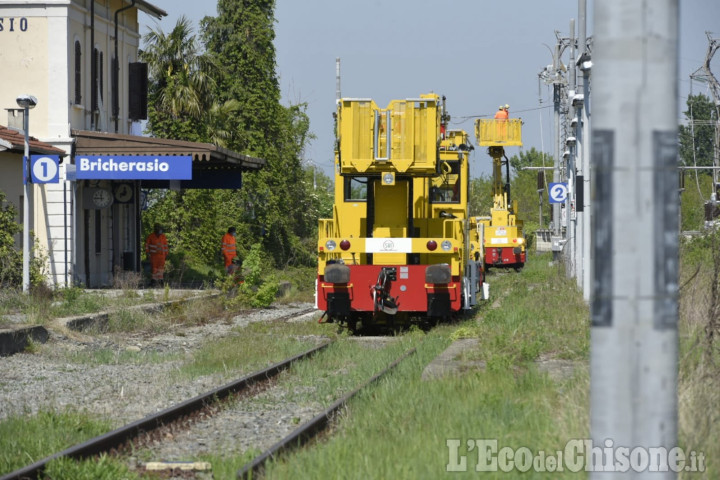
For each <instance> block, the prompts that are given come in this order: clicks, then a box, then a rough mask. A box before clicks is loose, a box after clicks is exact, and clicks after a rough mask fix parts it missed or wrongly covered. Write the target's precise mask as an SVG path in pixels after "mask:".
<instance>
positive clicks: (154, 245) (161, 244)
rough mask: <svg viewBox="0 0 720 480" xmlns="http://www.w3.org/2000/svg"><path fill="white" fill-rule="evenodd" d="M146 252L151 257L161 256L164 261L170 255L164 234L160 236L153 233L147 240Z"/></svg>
mask: <svg viewBox="0 0 720 480" xmlns="http://www.w3.org/2000/svg"><path fill="white" fill-rule="evenodd" d="M145 251H146V252H147V254H148V255H149V256H151V257H154V256H160V257H162V259H163V260H165V257H167V254H168V242H167V237H166V236H165V234H164V233H161V234H160V235H158V234H157V233H155V232H153V233H151V234H150V235H148V237H147V239H146V240H145Z"/></svg>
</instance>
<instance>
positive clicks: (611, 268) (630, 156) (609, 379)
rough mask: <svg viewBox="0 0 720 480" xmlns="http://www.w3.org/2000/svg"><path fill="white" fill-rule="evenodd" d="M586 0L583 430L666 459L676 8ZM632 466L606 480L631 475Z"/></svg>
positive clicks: (673, 332)
mask: <svg viewBox="0 0 720 480" xmlns="http://www.w3.org/2000/svg"><path fill="white" fill-rule="evenodd" d="M593 4H594V15H593V18H594V33H593V37H594V48H593V96H594V99H595V101H594V105H593V107H594V112H593V113H594V115H593V117H594V118H593V125H592V142H593V145H592V164H593V192H592V210H593V213H592V215H593V245H594V247H593V248H594V262H593V279H594V280H593V295H592V301H591V320H592V327H591V355H590V377H591V388H590V409H591V410H590V412H591V413H590V433H591V437H592V441H593V445H594V446H599V447H600V448H606V447H607V448H613V449H618V448H620V447H625V448H629V450H630V451H633V449H635V448H636V447H641V448H644V449H645V451H646V452H647V449H648V448H650V447H664V448H666V449H667V450H668V451H670V450H671V449H672V448H673V447H675V446H677V343H678V334H677V320H678V235H677V220H678V216H677V209H678V204H677V150H678V146H677V130H678V121H677V119H678V107H677V98H678V84H677V78H678V75H677V71H678V13H679V12H678V0H655V1H652V2H628V1H627V0H603V1H601V2H593ZM616 453H617V452H616ZM603 457H604V456H603V455H600V456H596V457H595V458H594V459H593V460H592V461H593V463H594V464H595V469H596V470H597V469H598V467H599V468H602V464H603V462H604V460H607V462H608V463H609V464H610V465H613V464H614V463H615V458H610V459H607V458H603ZM606 466H607V465H606ZM615 466H617V463H615ZM634 470H635V469H634V467H632V466H631V468H629V469H628V471H627V472H625V473H618V472H615V473H614V474H611V476H612V478H617V477H620V476H622V477H623V478H625V477H636V476H638V474H637V473H636V472H635V471H634ZM604 475H606V474H603V473H593V474H591V478H607V477H606V476H604ZM674 477H675V473H674V472H673V471H668V472H665V473H656V474H653V476H652V478H674Z"/></svg>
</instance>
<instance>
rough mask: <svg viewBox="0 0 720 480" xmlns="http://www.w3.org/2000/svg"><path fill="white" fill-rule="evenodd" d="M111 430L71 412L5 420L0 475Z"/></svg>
mask: <svg viewBox="0 0 720 480" xmlns="http://www.w3.org/2000/svg"><path fill="white" fill-rule="evenodd" d="M110 429H111V425H110V423H109V422H105V421H101V420H97V419H92V418H91V417H90V416H88V415H86V414H83V413H79V412H72V411H67V412H49V411H42V412H40V413H38V414H37V415H32V416H30V415H29V416H19V417H12V418H8V419H5V420H3V421H1V422H0V474H3V473H8V472H11V471H13V470H17V469H19V468H22V467H24V466H25V465H30V464H31V463H34V462H36V461H38V460H41V459H43V458H45V457H46V456H48V455H50V454H53V453H55V452H58V451H60V450H63V449H65V448H67V447H69V446H71V445H75V444H77V443H80V442H83V441H85V440H88V439H90V438H93V437H95V436H97V435H100V434H102V433H105V432H108V431H110ZM51 478H59V477H55V476H52V477H51ZM63 478H80V477H63ZM96 478H111V477H96ZM115 478H117V477H115Z"/></svg>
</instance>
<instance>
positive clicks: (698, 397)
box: [678, 232, 720, 478]
mask: <svg viewBox="0 0 720 480" xmlns="http://www.w3.org/2000/svg"><path fill="white" fill-rule="evenodd" d="M719 241H720V233H717V232H716V233H715V234H714V235H705V236H703V237H700V238H695V239H693V240H690V241H685V242H683V244H682V246H681V256H680V260H681V262H680V287H681V290H680V324H679V331H678V333H679V336H680V350H679V357H680V358H679V376H678V414H679V422H678V427H679V428H678V430H679V432H678V433H679V439H680V445H681V446H682V447H684V448H686V449H687V450H694V451H696V452H703V453H704V454H705V458H706V465H707V471H706V472H705V474H704V478H720V462H718V461H717V459H719V458H720V348H719V346H718V344H717V333H718V332H716V331H715V329H714V325H715V324H714V323H713V321H712V320H713V319H712V318H711V316H712V313H711V312H712V311H713V310H712V308H711V306H712V292H711V287H712V285H713V282H715V281H716V279H715V278H714V268H716V267H715V260H716V256H717V255H720V252H718V245H719ZM715 320H717V319H715ZM713 339H714V340H713ZM680 478H692V474H688V473H685V472H681V473H680Z"/></svg>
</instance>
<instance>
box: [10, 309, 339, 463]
mask: <svg viewBox="0 0 720 480" xmlns="http://www.w3.org/2000/svg"><path fill="white" fill-rule="evenodd" d="M310 307H311V305H310V304H293V305H280V306H275V307H273V308H270V309H266V310H258V311H250V312H246V313H243V314H242V315H239V316H237V317H235V318H233V319H232V320H231V321H227V320H218V321H217V322H212V321H210V322H209V323H207V324H205V325H202V326H192V327H173V329H172V330H171V331H166V332H163V333H160V334H156V335H150V334H148V333H143V334H122V333H120V334H117V333H116V334H97V335H87V334H83V333H77V332H68V331H64V332H63V331H57V330H53V329H52V328H49V332H50V338H49V340H48V342H47V343H46V344H43V345H41V346H38V347H37V348H36V351H35V352H33V353H21V354H16V355H13V356H9V357H0V420H3V419H6V418H8V417H10V416H20V415H32V414H35V413H37V412H38V411H43V410H54V411H65V410H66V409H71V410H73V411H80V412H86V413H87V414H89V415H92V416H98V417H101V418H105V419H107V420H109V421H110V423H111V424H112V425H113V428H117V427H120V426H122V425H125V424H127V423H130V422H133V421H136V420H139V419H141V418H144V417H146V416H148V415H150V414H154V413H156V412H159V411H161V410H164V409H166V408H168V407H170V406H172V405H174V404H177V403H180V402H182V401H184V400H187V399H189V398H192V397H195V396H197V395H199V394H201V393H204V392H205V391H208V390H210V389H212V388H216V387H218V386H221V385H224V384H226V383H228V382H230V381H233V380H236V379H238V378H240V377H242V376H243V375H245V374H248V373H250V371H243V372H238V371H230V372H221V373H216V374H212V375H205V376H201V377H198V378H194V379H190V378H187V376H182V375H172V373H173V371H175V370H177V369H179V368H180V367H181V365H182V364H183V363H184V362H186V361H187V359H188V358H190V356H191V354H192V352H193V351H195V350H197V349H198V348H200V347H201V346H202V345H203V344H205V342H212V341H213V340H214V339H220V338H223V337H226V336H228V335H237V331H235V332H234V331H233V329H235V330H237V328H242V327H244V326H247V325H249V324H250V323H253V322H262V321H272V320H274V319H277V318H280V317H284V316H287V315H291V314H293V313H298V312H302V311H305V310H307V309H308V308H310ZM302 319H304V321H317V315H316V314H307V315H305V316H303V317H302ZM301 321H302V320H301ZM325 340H326V339H324V338H321V337H318V338H317V342H318V343H320V342H322V341H325ZM95 351H110V352H114V353H115V354H116V355H117V356H118V358H120V356H122V355H123V354H124V353H125V352H144V353H147V354H148V356H152V355H158V356H165V355H171V358H172V359H169V360H168V359H165V360H164V361H150V360H148V361H142V362H138V363H127V362H125V363H123V362H118V363H112V362H111V363H110V364H94V363H92V362H89V363H87V364H85V363H75V362H70V361H69V360H68V359H69V358H71V357H72V356H73V355H74V354H76V353H80V352H82V353H83V354H92V353H93V352H95ZM284 396H285V392H284V391H283V388H281V387H279V386H271V387H269V388H268V389H266V390H265V391H263V392H261V393H259V394H258V395H257V396H256V397H254V398H253V400H252V401H247V400H245V399H241V400H239V401H231V402H229V405H228V406H227V408H224V409H222V411H220V412H218V413H217V414H216V415H213V416H212V417H209V418H208V417H201V418H200V419H198V420H196V421H195V422H194V423H193V426H192V428H191V429H187V430H181V431H176V432H173V433H166V434H165V439H164V440H163V442H162V443H160V444H158V445H156V446H152V445H146V446H148V447H151V451H152V453H149V454H148V453H147V452H146V453H144V454H143V457H152V458H143V460H144V461H145V460H147V461H151V460H155V461H189V460H194V459H196V458H197V457H198V456H199V455H203V454H205V455H210V454H212V455H225V454H227V455H231V454H241V453H242V452H244V451H246V450H247V449H251V448H252V449H260V450H264V449H266V448H268V447H269V446H271V445H272V444H274V443H275V442H277V441H278V440H279V439H280V438H281V437H282V436H284V435H286V434H287V433H289V432H290V431H292V430H294V429H295V428H297V426H298V425H299V424H301V423H303V422H305V421H306V420H308V419H310V418H312V417H313V416H314V415H316V414H317V413H318V412H319V411H321V410H322V408H323V407H322V406H321V405H319V404H317V405H298V404H295V403H289V402H286V401H284V400H283V397H284Z"/></svg>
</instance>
